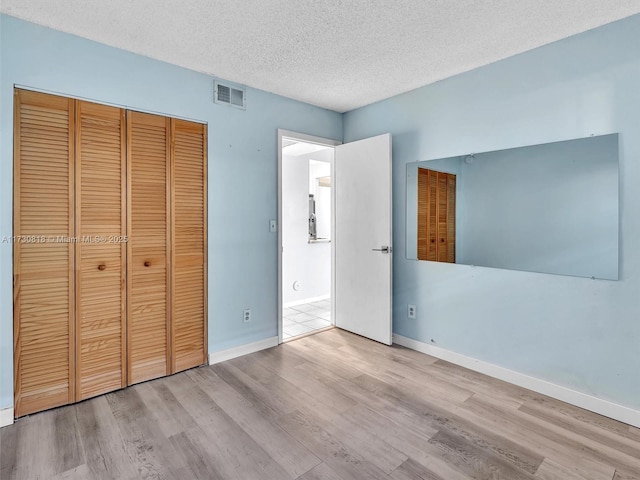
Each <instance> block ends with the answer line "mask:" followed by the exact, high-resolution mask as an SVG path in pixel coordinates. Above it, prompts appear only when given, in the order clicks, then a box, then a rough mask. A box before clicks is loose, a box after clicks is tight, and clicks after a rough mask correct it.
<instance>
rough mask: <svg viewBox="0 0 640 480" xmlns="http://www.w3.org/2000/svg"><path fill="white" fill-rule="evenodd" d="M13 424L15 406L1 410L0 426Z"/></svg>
mask: <svg viewBox="0 0 640 480" xmlns="http://www.w3.org/2000/svg"><path fill="white" fill-rule="evenodd" d="M12 424H13V407H11V408H3V409H2V410H0V428H1V427H6V426H8V425H12Z"/></svg>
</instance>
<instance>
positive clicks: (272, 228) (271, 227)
mask: <svg viewBox="0 0 640 480" xmlns="http://www.w3.org/2000/svg"><path fill="white" fill-rule="evenodd" d="M277 231H278V222H276V221H275V220H269V232H271V233H276V232H277Z"/></svg>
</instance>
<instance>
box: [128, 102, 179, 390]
mask: <svg viewBox="0 0 640 480" xmlns="http://www.w3.org/2000/svg"><path fill="white" fill-rule="evenodd" d="M127 115H128V119H127V125H128V139H129V144H128V157H129V164H128V166H129V175H128V177H129V179H128V195H129V206H130V214H129V222H130V224H129V233H130V239H129V261H128V276H129V307H128V308H129V310H128V311H129V315H128V318H129V353H128V356H129V384H133V383H138V382H143V381H145V380H150V379H152V378H157V377H161V376H164V375H167V374H168V373H169V372H170V369H171V368H170V355H169V354H170V329H169V321H170V319H169V305H170V303H169V302H170V295H169V290H168V284H169V280H170V277H169V275H170V270H171V269H170V265H169V263H168V258H169V243H168V242H169V240H170V210H169V198H170V190H169V188H170V182H169V174H170V166H171V165H170V139H171V138H170V119H169V118H166V117H161V116H157V115H150V114H145V113H139V112H131V111H129V112H127Z"/></svg>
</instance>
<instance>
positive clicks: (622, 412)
mask: <svg viewBox="0 0 640 480" xmlns="http://www.w3.org/2000/svg"><path fill="white" fill-rule="evenodd" d="M393 343H395V344H397V345H402V346H403V347H407V348H410V349H412V350H416V351H418V352H422V353H426V354H427V355H431V356H433V357H437V358H440V359H442V360H446V361H447V362H451V363H455V364H456V365H460V366H461V367H465V368H468V369H469V370H474V371H476V372H479V373H483V374H485V375H488V376H490V377H493V378H497V379H499V380H504V381H505V382H509V383H512V384H514V385H518V386H519V387H523V388H526V389H529V390H533V391H534V392H537V393H541V394H543V395H547V396H549V397H552V398H555V399H557V400H561V401H563V402H567V403H570V404H571V405H575V406H576V407H580V408H584V409H585V410H590V411H592V412H595V413H599V414H600V415H604V416H605V417H609V418H613V419H614V420H619V421H621V422H624V423H627V424H629V425H633V426H634V427H638V428H640V411H639V410H634V409H632V408H629V407H625V406H622V405H618V404H617V403H613V402H609V401H608V400H603V399H601V398H598V397H594V396H592V395H587V394H586V393H582V392H578V391H576V390H571V389H570V388H567V387H563V386H561V385H557V384H555V383H551V382H547V381H546V380H540V379H539V378H535V377H530V376H529V375H525V374H523V373H518V372H516V371H514V370H509V369H507V368H503V367H499V366H498V365H494V364H492V363H488V362H484V361H482V360H478V359H475V358H471V357H467V356H465V355H461V354H459V353H456V352H452V351H451V350H446V349H444V348H440V347H436V346H434V345H429V344H428V343H424V342H420V341H418V340H414V339H412V338H408V337H403V336H402V335H396V334H394V335H393Z"/></svg>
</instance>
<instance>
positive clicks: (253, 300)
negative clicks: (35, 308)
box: [0, 15, 342, 409]
mask: <svg viewBox="0 0 640 480" xmlns="http://www.w3.org/2000/svg"><path fill="white" fill-rule="evenodd" d="M0 28H1V34H0V35H1V37H0V41H1V45H0V69H1V70H0V72H1V78H0V102H1V103H0V105H1V106H0V124H1V125H2V131H1V134H0V141H1V145H0V159H1V160H0V235H11V232H12V223H11V222H12V220H11V219H12V164H13V160H12V151H13V145H12V135H13V134H12V124H13V119H12V115H13V114H12V111H13V85H14V84H19V85H25V86H29V87H32V88H37V89H43V90H48V91H51V92H57V93H60V94H63V95H68V96H73V97H82V98H86V99H91V100H95V101H97V102H103V103H111V104H117V105H122V106H126V107H129V108H132V109H139V110H145V111H152V112H158V113H162V114H166V115H171V116H179V117H185V118H190V119H195V120H199V121H204V122H207V123H208V124H209V152H208V155H209V178H208V181H209V299H208V302H209V351H210V352H211V351H217V350H222V349H226V348H230V347H233V346H236V345H241V344H245V343H248V342H253V341H257V340H261V339H264V338H267V337H272V336H275V335H277V320H276V315H277V312H276V310H277V297H278V295H277V292H278V276H277V261H278V256H277V248H276V244H277V234H274V233H269V219H274V218H276V215H277V144H276V143H277V139H276V130H277V129H278V128H284V129H287V130H293V131H296V132H302V133H307V134H310V135H316V136H321V137H326V138H333V139H337V140H341V139H342V116H341V115H340V114H338V113H335V112H330V111H328V110H323V109H320V108H317V107H313V106H310V105H307V104H303V103H300V102H296V101H293V100H289V99H285V98H283V97H279V96H276V95H273V94H269V93H266V92H263V91H260V90H254V89H248V90H247V109H246V111H242V110H238V109H235V108H233V107H229V106H225V105H216V104H214V103H213V78H212V77H209V76H207V75H204V74H201V73H197V72H194V71H190V70H186V69H184V68H179V67H176V66H173V65H169V64H166V63H163V62H159V61H155V60H151V59H149V58H146V57H142V56H139V55H134V54H131V53H127V52H124V51H122V50H118V49H115V48H111V47H107V46H104V45H101V44H98V43H95V42H91V41H88V40H84V39H81V38H78V37H75V36H72V35H68V34H64V33H60V32H56V31H53V30H50V29H47V28H42V27H38V26H35V25H33V24H30V23H26V22H23V21H20V20H17V19H15V18H12V17H9V16H5V15H2V16H0ZM211 48H215V45H211ZM11 265H12V260H11V245H8V244H2V245H0V312H2V314H1V316H0V409H1V408H6V407H11V406H13V362H12V357H13V353H12V352H13V327H12V266H11ZM245 308H250V309H251V310H252V320H251V322H250V323H243V322H242V310H243V309H245Z"/></svg>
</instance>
